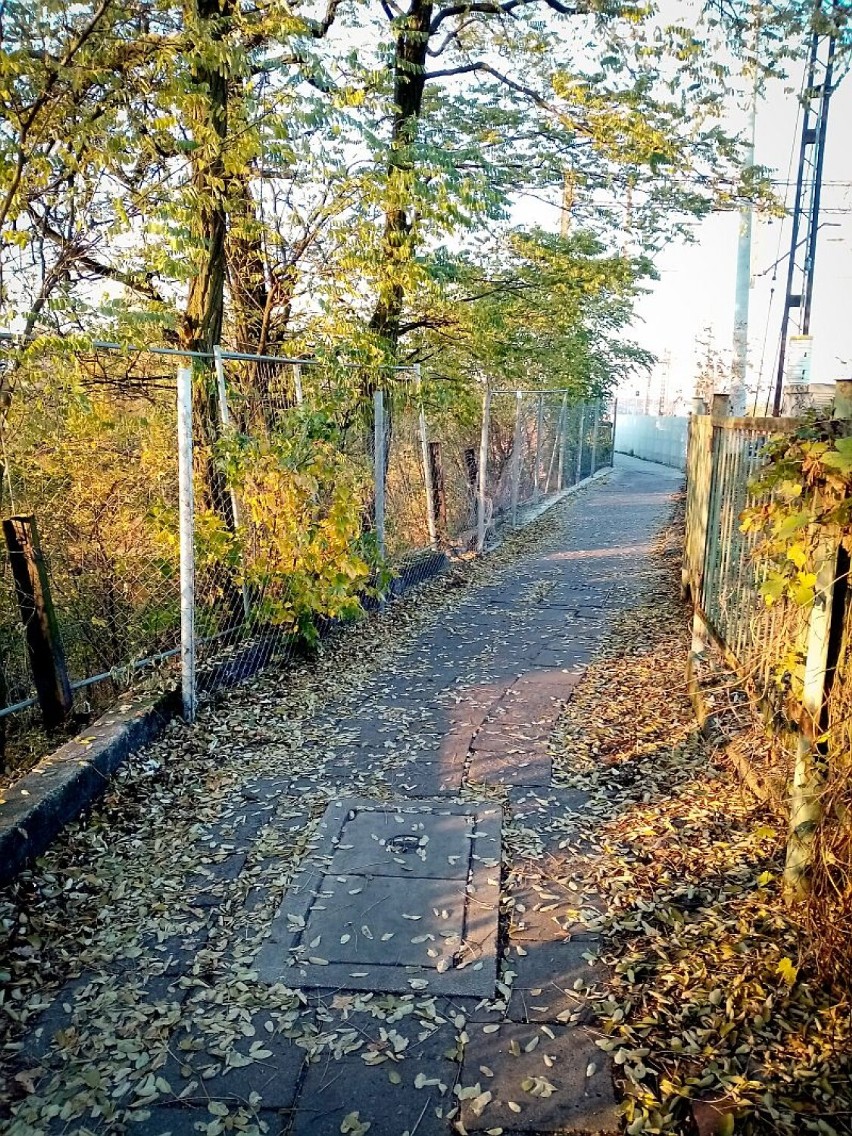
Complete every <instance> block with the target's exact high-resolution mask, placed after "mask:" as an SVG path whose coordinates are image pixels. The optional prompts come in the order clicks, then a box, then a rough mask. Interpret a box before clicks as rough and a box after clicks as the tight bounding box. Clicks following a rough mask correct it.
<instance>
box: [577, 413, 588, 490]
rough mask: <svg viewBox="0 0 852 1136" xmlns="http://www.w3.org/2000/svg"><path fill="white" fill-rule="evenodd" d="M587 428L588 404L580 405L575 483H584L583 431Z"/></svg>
mask: <svg viewBox="0 0 852 1136" xmlns="http://www.w3.org/2000/svg"><path fill="white" fill-rule="evenodd" d="M585 427H586V404H585V402H581V403H580V429H579V431H578V442H577V476H576V478H575V481H582V479H583V430H584V429H585Z"/></svg>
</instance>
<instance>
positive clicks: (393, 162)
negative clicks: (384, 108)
mask: <svg viewBox="0 0 852 1136" xmlns="http://www.w3.org/2000/svg"><path fill="white" fill-rule="evenodd" d="M431 21H432V4H431V3H430V2H429V0H411V6H410V7H409V9H408V15H407V16H406V18H405V21H404V23H403V27H402V29H401V30H400V32H399V34H398V36H397V40H396V49H395V51H394V76H393V95H394V106H395V110H394V119H393V129H392V132H391V149H390V157H389V159H388V167H387V178H388V185H387V195H386V198H385V227H384V234H383V237H382V264H381V269H380V271H381V273H382V278H381V279H380V280H379V294H378V298H377V301H376V306H375V308H374V310H373V316H372V319H371V320H370V330H371V331H373V332H375V334H376V335H378V336H381V338H382V339H384V340H385V342H386V344H387V346H388V348H389V350H390V354H392V355H395V354H396V350H397V347H398V344H399V328H400V317H401V315H402V309H403V305H404V303H405V285H404V283H403V281H402V280H401V279H400V275H399V273H400V268H401V267H402V266H404V265H405V264H407V263H410V261H411V258H412V256H413V253H414V246H415V227H414V218H413V216H412V207H413V202H412V200H411V184H410V182H411V178H412V177H413V173H414V162H413V161H412V157H411V153H410V149H411V147H412V145H413V144H414V142H415V141H416V139H417V128H418V123H419V119H420V114H421V111H422V108H423V91H424V88H425V86H426V58H427V55H426V49H427V47H428V44H429V25H430V23H431Z"/></svg>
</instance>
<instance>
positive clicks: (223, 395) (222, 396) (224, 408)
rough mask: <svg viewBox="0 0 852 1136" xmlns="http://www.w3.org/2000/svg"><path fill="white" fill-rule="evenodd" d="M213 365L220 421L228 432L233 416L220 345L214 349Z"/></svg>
mask: <svg viewBox="0 0 852 1136" xmlns="http://www.w3.org/2000/svg"><path fill="white" fill-rule="evenodd" d="M213 365H214V367H215V368H216V391H217V393H218V395H219V419H220V421H221V423H222V425H223V426H224V427H225V429H226V430H227V428H228V427H229V426H230V424H231V415H230V413H229V412H228V391H227V389H226V387H225V363H224V360H223V358H222V348H221V347H220V346H219V344H218V343H217V344H216V346H215V347H214V348H213Z"/></svg>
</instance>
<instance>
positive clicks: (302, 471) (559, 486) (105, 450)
mask: <svg viewBox="0 0 852 1136" xmlns="http://www.w3.org/2000/svg"><path fill="white" fill-rule="evenodd" d="M175 354H177V353H174V352H167V351H163V352H154V351H150V352H130V351H127V350H118V349H113V348H112V347H110V346H109V345H104V346H102V347H99V348H91V347H88V348H85V349H80V350H71V349H69V347H68V346H67V345H65V346H63V345H56V346H53V347H50V346H43V347H41V348H39V349H38V350H35V349H34V348H30V349H27V350H26V351H20V350H17V349H10V350H8V351H7V352H6V353H5V355H4V356H3V357H2V359H0V368H2V381H3V386H4V389H5V391H6V397H5V401H4V404H3V414H4V421H3V423H2V433H0V437H2V440H3V446H4V448H3V452H2V455H0V457H2V474H3V476H2V492H3V516H4V518H5V520H4V524H3V527H4V535H5V538H6V549H7V555H6V556H5V557H4V558H3V575H2V585H0V703H2V706H0V729H2V741H3V744H4V753H5V756H6V765H7V766H8V767H10V768H11V767H20V766H25V765H26V764H28V763H29V762H30V760H31V759H33V758H37V757H38V756H40V754H41V753H42V752H44V751H45V750H46V748H47V746H48V741H49V738H48V737H47V736H46V735H45V733H44V731H43V724H44V721H45V720H46V721H47V724H48V725H56V724H57V722H62V723H64V725H65V726H66V727H67V726H74V725H76V726H79V725H81V724H82V723H83V722H85V720H87V719H88V718H89V717H91V716H92V715H94V714H97V713H99V712H100V711H102V710H104V709H105V708H106V707H108V706H109V705H110V704H112V703H114V702H115V701H116V699H117V698H119V697H120V696H122V695H123V694H125V693H126V692H127V691H137V690H140V689H142V690H144V689H151V690H160V689H164V688H167V687H169V686H176V685H179V684H181V685H182V688H183V695H184V705H185V711H186V713H187V714H188V715H189V716H190V717H191V716H192V714H193V713H194V710H195V706H196V703H197V699H198V697H202V698H203V697H210V696H213V695H215V694H216V693H217V692H218V691H220V690H221V689H223V688H225V687H228V686H232V685H233V684H235V683H236V682H239V681H241V680H243V679H246V678H248V677H250V676H251V675H253V674H255V673H257V672H258V671H259V670H260V669H262V668H263V667H265V666H267V665H268V664H269V663H270V662H271V661H272V660H276V661H277V662H278V663H281V662H286V660H287V659H288V658H289V657H290V656H291V655H292V654H293V653H294V652H295V651H296V650H298V649H300V648H301V646H302V645H303V644H305V643H306V642H307V643H310V642H312V641H315V640H316V639H317V638H318V637H319V636H321V635H322V634H323V632H324V631H325V630H326V629H327V628H329V627H330V626H332V625H334V624H336V623H338V622H340V621H345V620H348V619H351V618H354V617H356V616H357V615H358V614H359V613H360V612H361V611H362V610H363V609H365V608H375V607H378V606H380V605H382V604H383V603H385V602H387V600H388V599H390V598H393V596H395V595H399V594H401V593H402V592H404V591H406V590H407V589H409V588H410V587H412V586H415V585H417V584H418V583H420V582H422V581H424V580H426V579H428V578H430V577H431V576H433V575H434V574H435V573H436V572H438V571H440V570H441V569H442V568H443V567H444V566H445V565H446V564H447V562H448V560H449V559H450V558H452V557H454V556H458V555H464V554H469V553H476V552H481V551H483V550H484V549H485V548H486V547H488V546H490V545H491V544H493V543H494V542H495V540H497V539H498V538H499V531H500V529H501V527H502V526H504V525H520V524H522V523H524V522H525V520H526V519H527V518H528V516H529V515H534V514H535V512H536V511H537V510H538V509H540V508H541V507H543V506H544V505H546V504H547V503H548V502H550V501H552V500H554V499H556V498H557V497H558V495H560V494H561V493H562V492H564V491H565V489H566V488H568V487H569V486H571V485H573V484H575V483H576V482H577V481H579V480H582V479H584V478H586V477H588V476H589V475H590V474H591V473H593V472H595V471H596V470H597V469H599V468H601V467H602V466H603V465H607V464H609V463H610V461H611V453H612V444H611V443H612V429H611V424H610V423H609V422H608V421H607V419H606V417H605V415H604V412H603V407H602V405H601V404H598V403H594V404H592V403H590V404H586V405H575V404H574V403H572V402H571V400H570V399H569V397H568V396H567V395H566V394H565V393H564V392H544V393H538V392H520V393H518V392H511V393H510V394H505V393H499V392H498V393H494V394H493V395H488V396H487V397H486V399H485V404H484V406H478V405H476V402H475V401H471V400H470V397H468V399H467V402H465V400H464V399H461V400H457V399H448V398H447V397H446V395H445V394H442V393H440V392H439V395H438V396H437V397H436V395H435V384H431V385H430V384H424V383H423V382H422V381H421V376H420V373H419V369H418V368H417V367H413V368H386V369H376V368H366V367H359V366H351V365H349V366H341V365H339V364H335V363H319V362H317V361H314V360H293V359H280V358H273V357H264V356H246V355H239V354H234V353H227V352H219V351H218V350H217V351H216V352H215V354H214V356H213V357H210V358H207V357H199V358H196V359H194V360H193V361H192V363H191V366H186V365H185V363H186V358H185V357H184V358H183V359H181V358H174V357H173V356H174V355H175ZM179 363H183V364H184V365H183V366H178V364H179ZM474 398H475V396H474ZM176 406H177V408H178V413H177V414H176ZM483 411H484V413H483ZM24 593H27V594H24ZM51 706H52V710H51Z"/></svg>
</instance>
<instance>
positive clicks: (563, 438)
mask: <svg viewBox="0 0 852 1136" xmlns="http://www.w3.org/2000/svg"><path fill="white" fill-rule="evenodd" d="M567 444H568V395H567V394H566V395H563V396H562V429H561V430H560V432H559V466H558V468H557V471H556V491H557V492H559V491H560V490H562V489H564V488H565V447H566V445H567Z"/></svg>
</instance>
